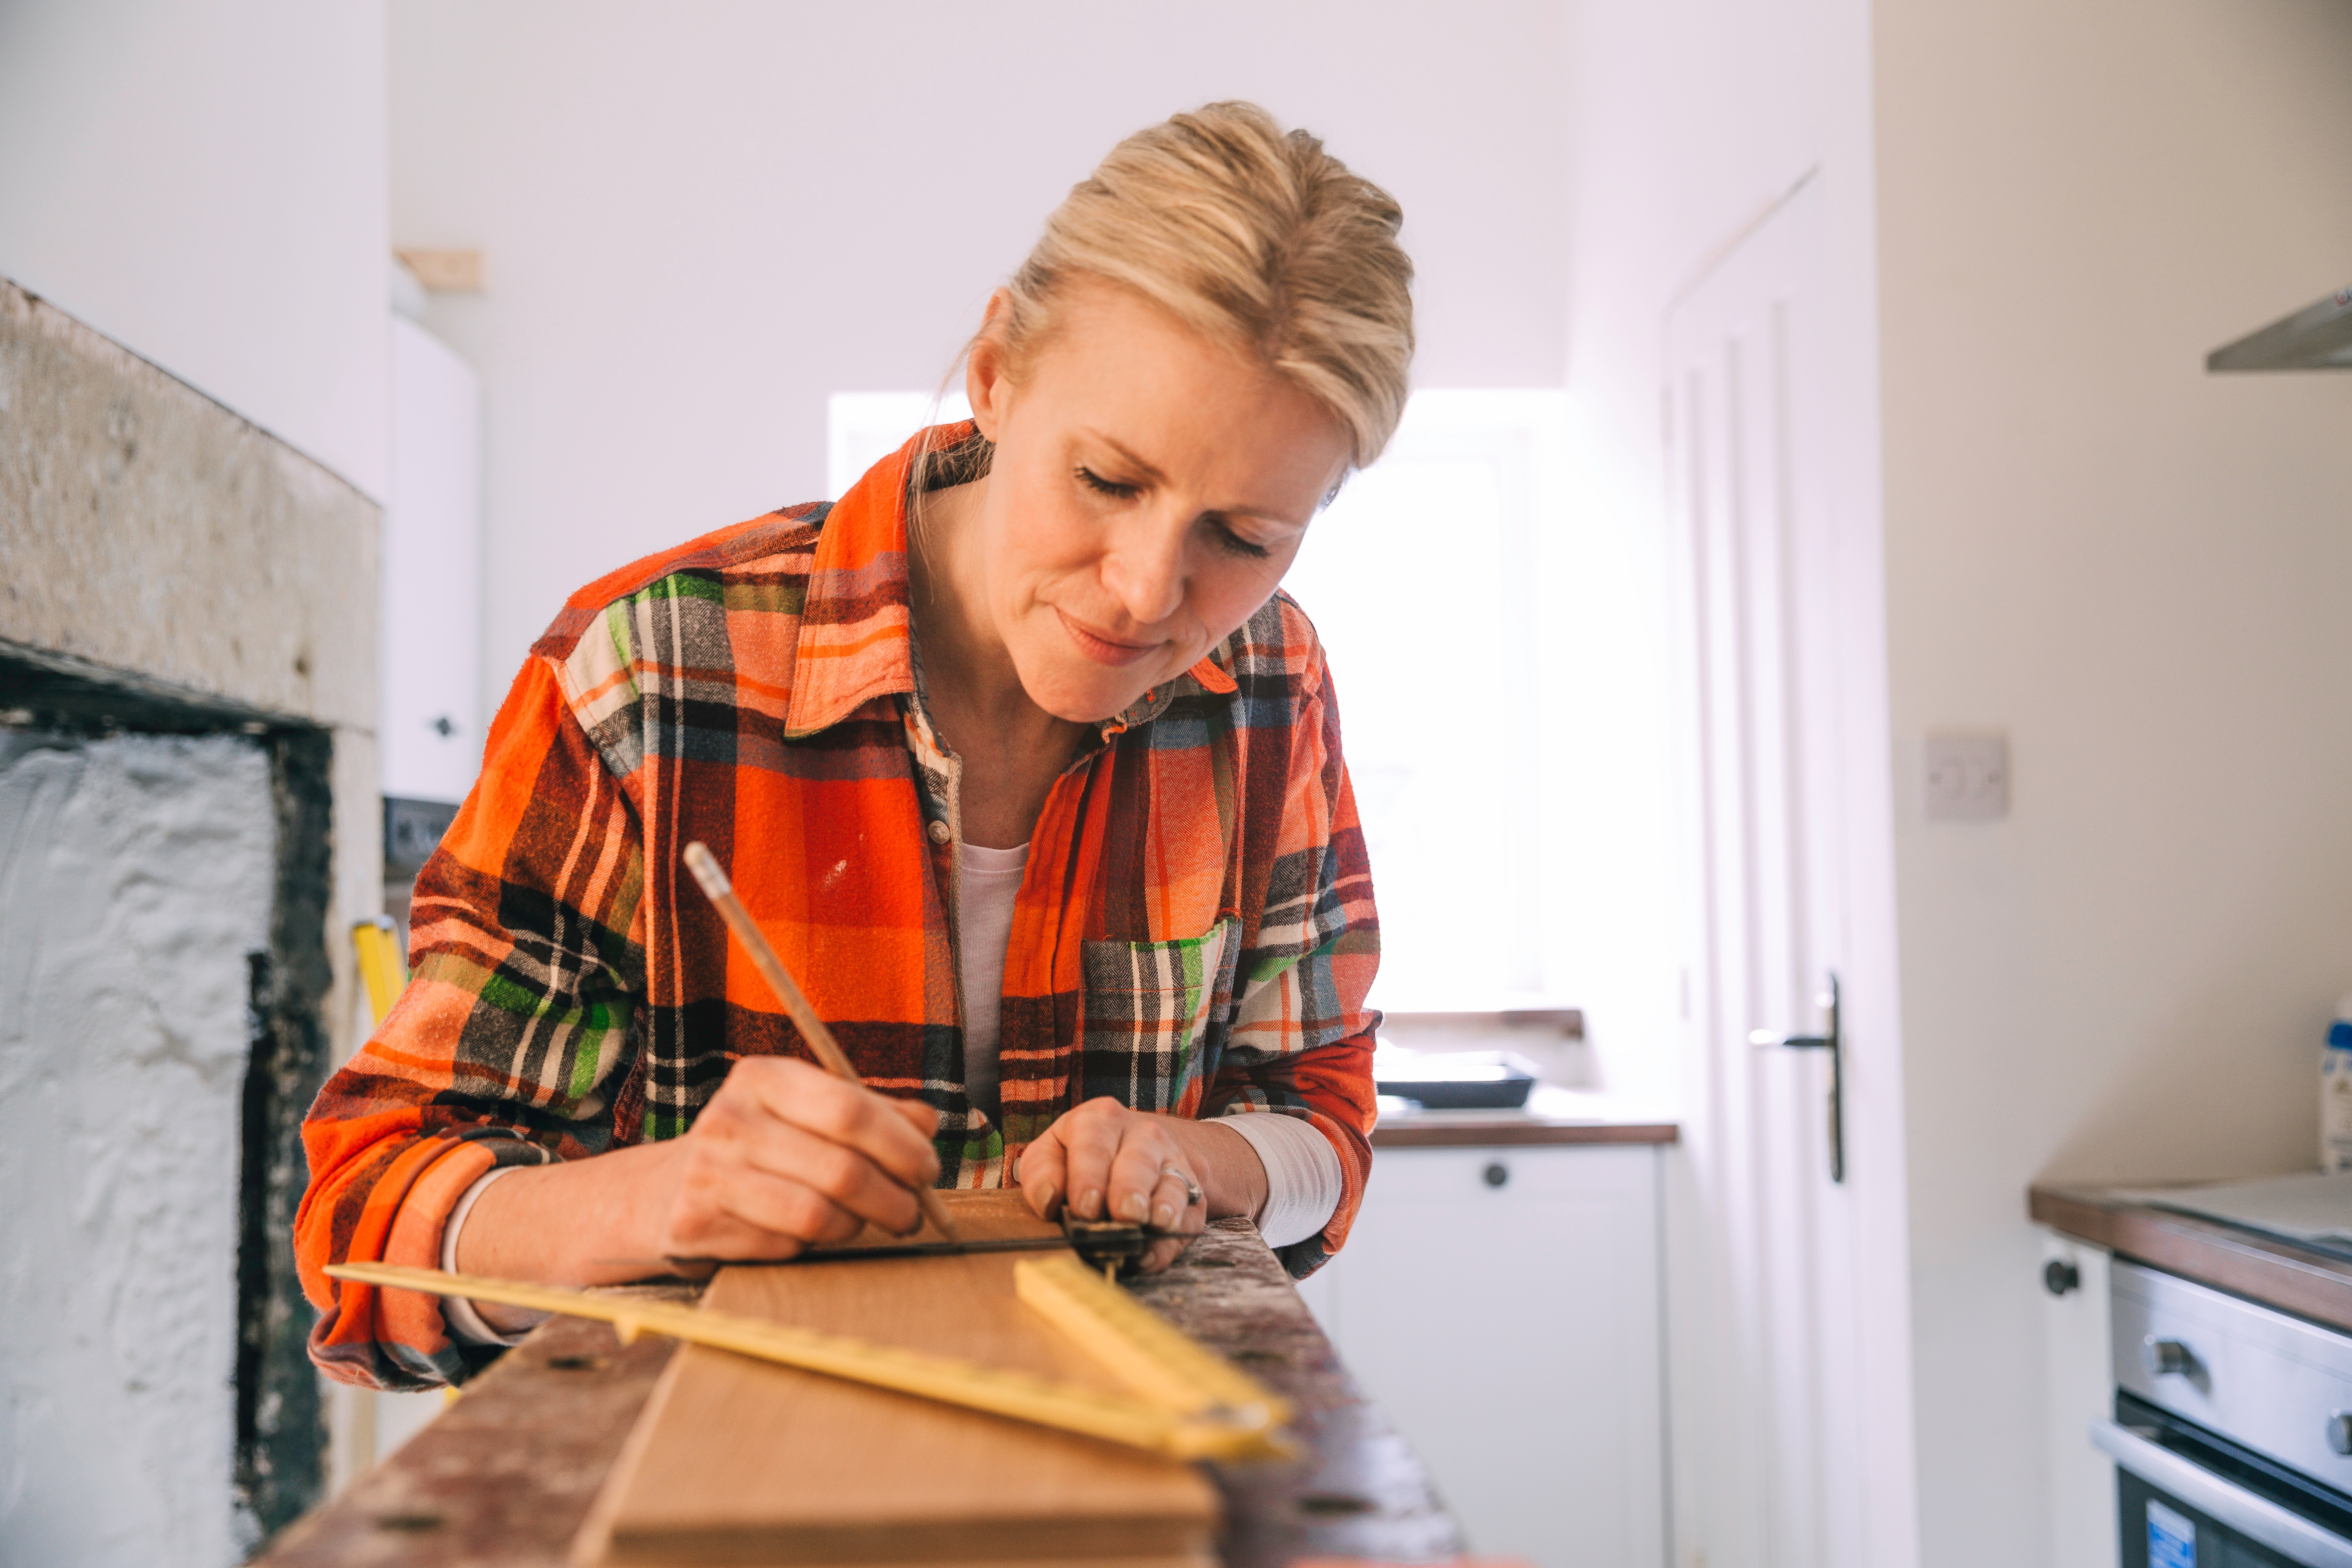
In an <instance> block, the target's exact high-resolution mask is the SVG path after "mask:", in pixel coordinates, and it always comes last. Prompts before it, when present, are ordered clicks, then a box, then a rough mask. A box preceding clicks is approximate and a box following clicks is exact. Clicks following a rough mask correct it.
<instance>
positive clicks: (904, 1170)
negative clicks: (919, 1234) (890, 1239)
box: [663, 1057, 940, 1258]
mask: <svg viewBox="0 0 2352 1568" xmlns="http://www.w3.org/2000/svg"><path fill="white" fill-rule="evenodd" d="M937 1123H938V1116H937V1113H936V1112H934V1111H933V1110H932V1109H931V1108H930V1107H929V1106H928V1105H924V1104H922V1103H920V1102H919V1101H907V1100H892V1099H890V1098H887V1097H886V1096H883V1095H878V1094H876V1093H874V1092H873V1091H872V1090H870V1089H866V1088H865V1087H864V1086H862V1085H859V1084H855V1083H851V1082H848V1081H846V1080H845V1079H837V1078H835V1077H834V1076H833V1075H832V1074H830V1073H827V1072H824V1071H823V1070H822V1069H820V1068H814V1067H812V1066H811V1065H809V1064H808V1063H806V1062H802V1061H796V1060H793V1059H792V1058H782V1057H752V1058H746V1059H744V1060H742V1061H740V1062H737V1063H736V1064H735V1067H734V1068H733V1070H731V1071H730V1073H729V1074H728V1077H727V1080H726V1082H724V1083H723V1084H721V1085H720V1086H719V1092H718V1093H717V1094H716V1095H714V1096H713V1097H712V1098H711V1100H710V1103H709V1105H707V1106H705V1107H704V1108H703V1110H702V1113H701V1115H699V1116H698V1117H697V1118H696V1119H695V1123H694V1126H693V1128H692V1129H691V1130H690V1131H688V1134H687V1136H686V1137H685V1138H683V1139H681V1140H680V1141H679V1142H680V1144H681V1145H682V1147H681V1148H680V1149H679V1156H680V1163H679V1164H678V1165H677V1167H675V1168H676V1169H677V1172H678V1176H677V1184H676V1188H675V1190H674V1191H673V1192H672V1194H670V1197H669V1199H668V1201H667V1204H666V1205H665V1214H666V1219H665V1220H664V1223H663V1228H664V1230H665V1232H666V1233H667V1242H666V1243H665V1247H664V1250H665V1251H666V1252H667V1253H670V1254H674V1255H680V1256H691V1257H712V1258H790V1257H792V1256H793V1255H794V1254H795V1253H797V1252H798V1251H800V1250H801V1248H802V1247H805V1246H807V1245H809V1244H810V1243H813V1242H824V1241H845V1240H846V1239H848V1238H849V1237H852V1236H855V1235H856V1234H857V1232H858V1231H859V1230H860V1229H862V1228H863V1227H864V1226H866V1224H867V1223H868V1222H871V1223H872V1224H874V1225H876V1226H881V1227H882V1228H884V1229H886V1230H889V1231H893V1232H895V1233H897V1234H899V1235H909V1234H911V1233H912V1232H914V1231H915V1230H916V1229H918V1228H919V1227H920V1226H921V1224H922V1211H921V1207H920V1205H919V1204H918V1203H917V1201H916V1198H915V1194H914V1193H913V1191H912V1190H911V1189H912V1188H914V1187H917V1186H929V1185H930V1184H931V1183H932V1182H933V1181H934V1180H936V1179H937V1177H938V1175H939V1169H940V1164H939V1156H938V1154H937V1153H936V1152H935V1151H934V1150H933V1148H932V1146H931V1142H930V1133H931V1131H932V1130H933V1129H934V1128H935V1127H936V1125H937Z"/></svg>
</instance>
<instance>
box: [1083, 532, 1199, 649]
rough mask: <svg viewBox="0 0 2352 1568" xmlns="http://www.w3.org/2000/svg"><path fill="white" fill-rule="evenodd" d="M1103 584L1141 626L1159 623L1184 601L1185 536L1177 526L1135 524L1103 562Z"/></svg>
mask: <svg viewBox="0 0 2352 1568" xmlns="http://www.w3.org/2000/svg"><path fill="white" fill-rule="evenodd" d="M1102 580H1103V585H1104V586H1105V587H1107V588H1108V589H1109V590H1110V592H1111V595H1112V596H1113V597H1115V598H1116V599H1118V603H1119V607H1120V608H1121V609H1123V610H1125V611H1126V612H1127V614H1128V616H1129V618H1130V619H1132V620H1133V621H1135V622H1136V623H1137V624H1138V625H1139V626H1158V625H1159V624H1160V622H1162V621H1164V620H1166V619H1167V618H1168V617H1169V616H1172V615H1174V614H1175V613H1176V612H1177V611H1178V610H1179V609H1181V607H1182V606H1183V604H1184V536H1183V533H1182V531H1181V530H1178V529H1173V528H1160V527H1149V528H1135V529H1132V530H1129V531H1127V536H1126V537H1124V538H1121V539H1118V540H1117V541H1115V542H1113V543H1112V546H1111V548H1110V550H1109V551H1108V552H1106V553H1105V555H1104V557H1103V563H1102Z"/></svg>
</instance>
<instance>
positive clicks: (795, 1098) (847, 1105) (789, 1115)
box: [712, 1057, 940, 1187]
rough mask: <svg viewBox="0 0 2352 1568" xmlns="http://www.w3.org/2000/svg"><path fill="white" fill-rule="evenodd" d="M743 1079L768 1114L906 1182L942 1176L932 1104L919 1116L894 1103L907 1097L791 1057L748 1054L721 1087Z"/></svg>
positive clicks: (912, 1183)
mask: <svg viewBox="0 0 2352 1568" xmlns="http://www.w3.org/2000/svg"><path fill="white" fill-rule="evenodd" d="M739 1083H740V1085H741V1089H740V1091H739V1092H740V1093H744V1094H748V1095H750V1096H751V1097H752V1098H753V1099H754V1100H756V1101H757V1103H758V1104H759V1105H760V1107H761V1109H762V1110H766V1111H767V1112H768V1114H769V1115H771V1116H772V1117H774V1118H776V1119H777V1120H778V1121H787V1122H790V1123H791V1124H792V1125H793V1126H794V1127H797V1128H800V1129H801V1130H802V1131H806V1132H811V1133H814V1134H815V1135H816V1136H817V1137H819V1138H822V1139H824V1140H825V1141H826V1142H833V1143H838V1144H841V1145H842V1146H843V1147H845V1148H848V1149H853V1150H855V1151H856V1152H858V1153H860V1154H862V1155H864V1156H865V1157H866V1159H868V1160H871V1161H872V1162H873V1163H875V1164H877V1165H878V1166H880V1167H881V1168H882V1169H883V1170H885V1171H887V1172H888V1173H890V1175H891V1176H892V1177H893V1178H895V1179H896V1180H897V1181H898V1183H899V1184H902V1185H905V1186H910V1187H911V1186H924V1187H928V1186H929V1185H930V1184H932V1183H933V1182H936V1181H937V1180H939V1175H940V1157H939V1152H938V1151H936V1150H934V1149H933V1148H932V1147H931V1141H930V1137H929V1128H928V1127H926V1126H923V1125H922V1123H923V1122H926V1121H930V1122H936V1120H937V1118H936V1116H935V1115H934V1113H932V1111H931V1110H930V1108H929V1106H925V1107H923V1108H922V1114H921V1115H920V1116H919V1117H910V1116H909V1115H908V1113H907V1112H906V1111H904V1110H897V1109H895V1108H896V1107H897V1106H898V1105H901V1104H904V1103H906V1102H904V1101H898V1100H890V1099H887V1098H886V1097H884V1096H882V1095H878V1094H877V1093H875V1092H874V1091H873V1090H872V1089H867V1088H866V1087H865V1086H864V1085H863V1084H856V1083H851V1082H850V1081H848V1080H847V1079H838V1078H835V1077H834V1076H833V1075H832V1074H831V1073H829V1072H826V1071H825V1070H824V1068H818V1067H812V1066H811V1065H810V1064H808V1063H807V1062H803V1061H799V1060H795V1059H794V1058H791V1057H746V1058H744V1059H743V1060H741V1061H739V1062H737V1063H736V1064H735V1067H734V1069H733V1070H732V1071H730V1073H729V1074H728V1075H727V1081H726V1083H725V1084H723V1085H722V1086H720V1089H719V1093H720V1094H722V1095H723V1094H725V1093H726V1092H727V1091H728V1090H729V1089H736V1088H737V1085H738V1084H739ZM712 1103H713V1104H716V1103H717V1100H716V1099H714V1100H713V1101H712Z"/></svg>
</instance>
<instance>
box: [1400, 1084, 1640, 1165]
mask: <svg viewBox="0 0 2352 1568" xmlns="http://www.w3.org/2000/svg"><path fill="white" fill-rule="evenodd" d="M1681 1139H1682V1129H1681V1128H1680V1127H1679V1126H1678V1125H1677V1124H1675V1122H1674V1121H1671V1120H1669V1119H1668V1118H1665V1117H1663V1116H1660V1115H1657V1114H1655V1113H1654V1111H1651V1110H1647V1109H1645V1108H1643V1107H1640V1106H1636V1105H1633V1104H1632V1103H1630V1102H1628V1101H1625V1100H1616V1099H1612V1098H1611V1097H1610V1096H1608V1095H1603V1094H1593V1093H1589V1092H1586V1091H1583V1090H1580V1089H1560V1088H1558V1087H1556V1086H1554V1085H1551V1084H1538V1085H1537V1086H1536V1089H1535V1092H1534V1093H1533V1094H1531V1095H1529V1096H1528V1104H1527V1108H1526V1109H1525V1110H1413V1111H1406V1112H1404V1113H1402V1114H1399V1115H1391V1114H1389V1113H1388V1112H1387V1111H1385V1110H1384V1111H1382V1113H1381V1120H1380V1125H1379V1126H1377V1127H1375V1128H1374V1129H1373V1130H1372V1147H1373V1148H1374V1149H1483V1148H1493V1147H1497V1146H1512V1147H1526V1146H1528V1145H1531V1144H1573V1143H1675V1142H1680V1141H1681Z"/></svg>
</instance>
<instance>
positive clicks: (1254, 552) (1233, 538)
mask: <svg viewBox="0 0 2352 1568" xmlns="http://www.w3.org/2000/svg"><path fill="white" fill-rule="evenodd" d="M1209 529H1210V531H1211V532H1213V533H1214V534H1215V535H1216V539H1217V547H1218V548H1219V549H1221V550H1223V551H1224V552H1226V553H1227V554H1229V555H1246V556H1248V557H1249V558H1250V559H1251V560H1253V561H1263V560H1265V558H1266V556H1267V555H1268V554H1269V553H1270V552H1268V551H1267V549H1266V547H1265V545H1263V544H1258V543H1255V542H1252V541H1250V540H1246V539H1244V538H1243V537H1242V536H1241V535H1240V534H1238V533H1235V532H1234V531H1233V528H1232V526H1231V525H1230V524H1228V523H1227V522H1226V521H1225V520H1224V519H1223V518H1222V517H1213V518H1211V519H1210V520H1209Z"/></svg>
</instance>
